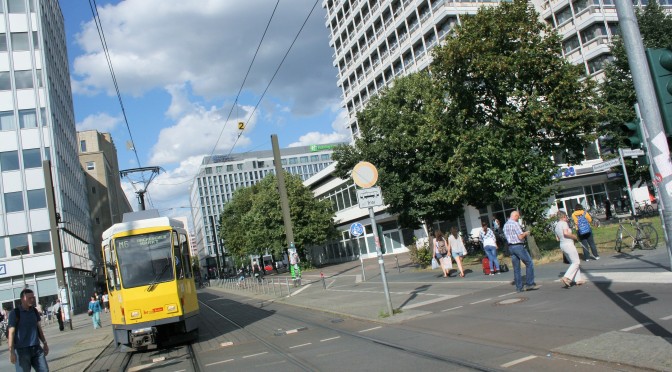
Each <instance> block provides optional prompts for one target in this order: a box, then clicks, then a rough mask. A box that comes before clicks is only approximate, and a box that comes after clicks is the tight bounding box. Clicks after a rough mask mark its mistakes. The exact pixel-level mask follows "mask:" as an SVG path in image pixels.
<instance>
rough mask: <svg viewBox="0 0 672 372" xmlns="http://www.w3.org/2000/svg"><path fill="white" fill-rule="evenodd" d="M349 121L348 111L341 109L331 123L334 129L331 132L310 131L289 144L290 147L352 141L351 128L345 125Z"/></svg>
mask: <svg viewBox="0 0 672 372" xmlns="http://www.w3.org/2000/svg"><path fill="white" fill-rule="evenodd" d="M347 122H348V112H347V111H346V110H343V109H341V110H340V111H339V113H338V116H337V117H336V119H334V121H333V122H332V123H331V128H332V129H333V130H334V131H333V132H331V133H320V132H309V133H306V134H304V135H303V136H301V137H299V140H298V141H297V142H293V143H290V144H289V147H299V146H308V145H315V144H323V143H334V142H350V139H351V136H350V130H349V129H347V128H346V127H345V124H346V123H347Z"/></svg>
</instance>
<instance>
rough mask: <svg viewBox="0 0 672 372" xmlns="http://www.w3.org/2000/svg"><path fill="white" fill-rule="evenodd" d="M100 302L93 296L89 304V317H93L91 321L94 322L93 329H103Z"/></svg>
mask: <svg viewBox="0 0 672 372" xmlns="http://www.w3.org/2000/svg"><path fill="white" fill-rule="evenodd" d="M101 311H102V309H101V308H100V301H98V300H97V299H96V297H95V296H91V301H90V302H89V315H91V320H92V321H93V329H98V328H102V327H103V326H102V325H101V324H100V312H101Z"/></svg>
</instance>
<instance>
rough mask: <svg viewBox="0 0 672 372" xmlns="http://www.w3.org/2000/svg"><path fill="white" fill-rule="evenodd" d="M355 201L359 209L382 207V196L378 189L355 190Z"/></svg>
mask: <svg viewBox="0 0 672 372" xmlns="http://www.w3.org/2000/svg"><path fill="white" fill-rule="evenodd" d="M357 201H358V202H359V207H360V208H371V207H380V206H382V205H383V194H382V192H381V191H380V187H371V188H368V189H361V190H357Z"/></svg>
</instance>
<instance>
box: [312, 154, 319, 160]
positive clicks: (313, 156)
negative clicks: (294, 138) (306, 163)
mask: <svg viewBox="0 0 672 372" xmlns="http://www.w3.org/2000/svg"><path fill="white" fill-rule="evenodd" d="M310 161H320V157H319V156H317V155H311V156H310Z"/></svg>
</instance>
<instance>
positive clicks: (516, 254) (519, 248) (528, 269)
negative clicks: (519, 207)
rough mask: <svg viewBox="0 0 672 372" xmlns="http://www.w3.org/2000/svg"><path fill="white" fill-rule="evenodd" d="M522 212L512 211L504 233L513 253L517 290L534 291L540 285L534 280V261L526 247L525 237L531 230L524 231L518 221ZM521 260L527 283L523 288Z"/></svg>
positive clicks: (512, 259)
mask: <svg viewBox="0 0 672 372" xmlns="http://www.w3.org/2000/svg"><path fill="white" fill-rule="evenodd" d="M519 218H520V213H519V212H518V211H513V212H511V216H510V217H509V220H508V221H506V223H505V224H504V235H505V236H506V240H507V241H508V242H509V252H510V253H511V263H513V279H514V281H515V283H516V291H518V292H522V291H523V290H524V289H526V290H528V291H532V290H535V289H538V288H539V287H538V286H537V284H536V283H535V282H534V263H533V262H532V258H531V257H530V254H529V253H528V252H527V249H525V242H524V239H525V238H527V237H528V236H529V235H530V232H529V231H525V232H523V229H522V228H521V227H520V224H519V223H518V219H519ZM520 261H523V263H524V264H525V279H526V284H525V287H526V288H523V278H522V277H521V275H520Z"/></svg>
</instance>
